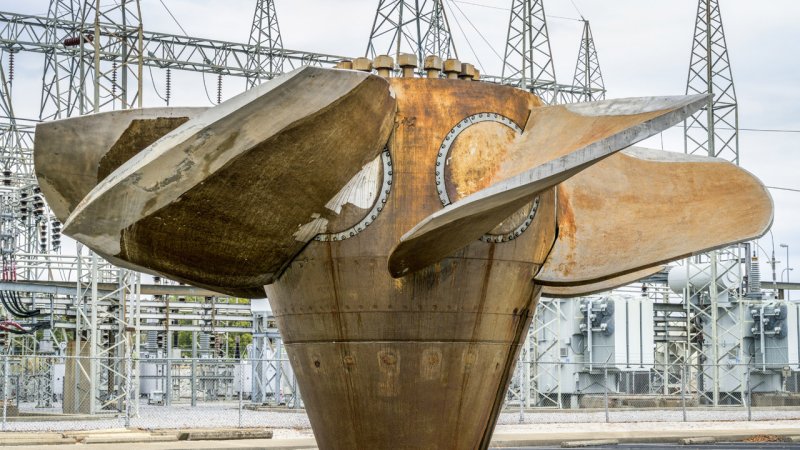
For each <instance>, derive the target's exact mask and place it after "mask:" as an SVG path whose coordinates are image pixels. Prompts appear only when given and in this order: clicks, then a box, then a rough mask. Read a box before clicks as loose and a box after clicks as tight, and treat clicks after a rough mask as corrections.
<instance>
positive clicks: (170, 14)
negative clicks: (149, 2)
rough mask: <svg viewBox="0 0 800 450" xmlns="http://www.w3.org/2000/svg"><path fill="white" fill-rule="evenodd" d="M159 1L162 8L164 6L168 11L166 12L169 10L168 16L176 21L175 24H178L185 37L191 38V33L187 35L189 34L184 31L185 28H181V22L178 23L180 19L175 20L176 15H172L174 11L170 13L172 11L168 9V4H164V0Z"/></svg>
mask: <svg viewBox="0 0 800 450" xmlns="http://www.w3.org/2000/svg"><path fill="white" fill-rule="evenodd" d="M158 1H159V2H161V6H163V7H164V9H166V10H167V14H169V16H170V17H172V20H174V21H175V24H176V25H178V28H180V29H181V31H182V32H183V34H184V35H185V36H189V33H187V32H186V30H184V29H183V27H182V26H181V23H180V22H178V19H176V18H175V15H174V14H172V11H170V10H169V7H167V4H166V3H164V0H158Z"/></svg>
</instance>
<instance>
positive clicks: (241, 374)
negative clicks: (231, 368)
mask: <svg viewBox="0 0 800 450" xmlns="http://www.w3.org/2000/svg"><path fill="white" fill-rule="evenodd" d="M243 390H244V364H242V362H241V361H239V428H242V391H243Z"/></svg>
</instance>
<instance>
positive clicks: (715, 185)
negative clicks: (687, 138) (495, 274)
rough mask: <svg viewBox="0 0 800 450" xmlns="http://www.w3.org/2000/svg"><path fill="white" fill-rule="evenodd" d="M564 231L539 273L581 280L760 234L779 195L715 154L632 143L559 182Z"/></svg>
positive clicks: (557, 280)
mask: <svg viewBox="0 0 800 450" xmlns="http://www.w3.org/2000/svg"><path fill="white" fill-rule="evenodd" d="M557 195H558V206H557V208H558V211H557V217H558V219H557V220H558V238H557V239H556V243H555V245H554V246H553V249H552V250H551V252H550V255H549V256H548V257H547V260H546V261H545V264H544V266H542V269H541V270H540V271H539V273H538V274H537V275H536V278H535V280H536V281H537V282H539V283H541V284H544V285H550V286H581V285H586V284H593V283H598V282H601V281H603V280H609V279H612V278H616V277H620V276H622V275H624V274H627V273H631V272H634V271H638V270H641V269H642V268H645V267H651V266H653V265H654V264H661V263H665V262H668V261H671V260H675V259H678V258H681V257H684V256H688V255H690V254H695V253H701V252H704V251H707V250H709V249H713V248H717V247H721V246H725V245H729V244H732V243H736V242H742V241H746V240H750V239H754V238H757V237H759V236H761V235H762V234H764V233H766V232H767V230H768V229H769V227H770V225H771V224H772V214H773V208H772V198H771V197H770V195H769V192H767V189H766V188H765V187H764V185H763V184H761V182H760V181H759V180H758V179H756V178H755V177H754V176H753V175H751V174H750V173H749V172H747V171H745V170H743V169H741V168H739V167H737V166H735V165H733V164H731V163H728V162H725V161H722V160H720V159H716V158H705V157H699V156H690V155H684V154H682V153H674V152H664V151H660V150H650V149H643V148H630V149H628V150H625V151H623V152H621V153H618V154H616V155H614V156H613V157H610V158H607V159H605V160H604V161H601V162H600V163H598V164H596V165H594V166H592V167H591V168H589V169H587V170H585V171H584V172H582V173H580V174H579V175H577V176H575V177H573V178H571V179H569V180H568V181H566V182H564V183H562V184H561V185H560V186H558V194H557Z"/></svg>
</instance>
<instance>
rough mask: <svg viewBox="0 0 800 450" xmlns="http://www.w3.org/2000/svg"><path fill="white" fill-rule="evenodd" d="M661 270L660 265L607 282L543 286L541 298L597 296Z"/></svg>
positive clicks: (610, 279)
mask: <svg viewBox="0 0 800 450" xmlns="http://www.w3.org/2000/svg"><path fill="white" fill-rule="evenodd" d="M663 269H664V266H661V265H658V266H654V267H647V268H644V269H641V270H637V271H636V272H631V273H628V274H625V275H620V276H618V277H615V278H609V279H608V280H603V281H598V282H597V283H590V284H582V285H580V286H543V287H542V296H544V297H550V298H571V297H582V296H585V295H592V294H597V293H599V292H606V291H610V290H612V289H614V288H618V287H620V286H625V285H628V284H631V283H635V282H637V281H639V280H641V279H642V278H647V277H649V276H650V275H655V274H657V273H658V272H661V271H662V270H663Z"/></svg>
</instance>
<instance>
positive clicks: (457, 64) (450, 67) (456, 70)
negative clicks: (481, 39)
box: [444, 59, 461, 79]
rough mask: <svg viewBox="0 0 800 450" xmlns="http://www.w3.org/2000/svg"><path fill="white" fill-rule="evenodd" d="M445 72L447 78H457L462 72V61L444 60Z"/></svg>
mask: <svg viewBox="0 0 800 450" xmlns="http://www.w3.org/2000/svg"><path fill="white" fill-rule="evenodd" d="M444 73H445V74H447V78H451V79H455V78H458V75H459V74H460V73H461V61H459V60H457V59H448V60H446V61H445V62H444Z"/></svg>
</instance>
